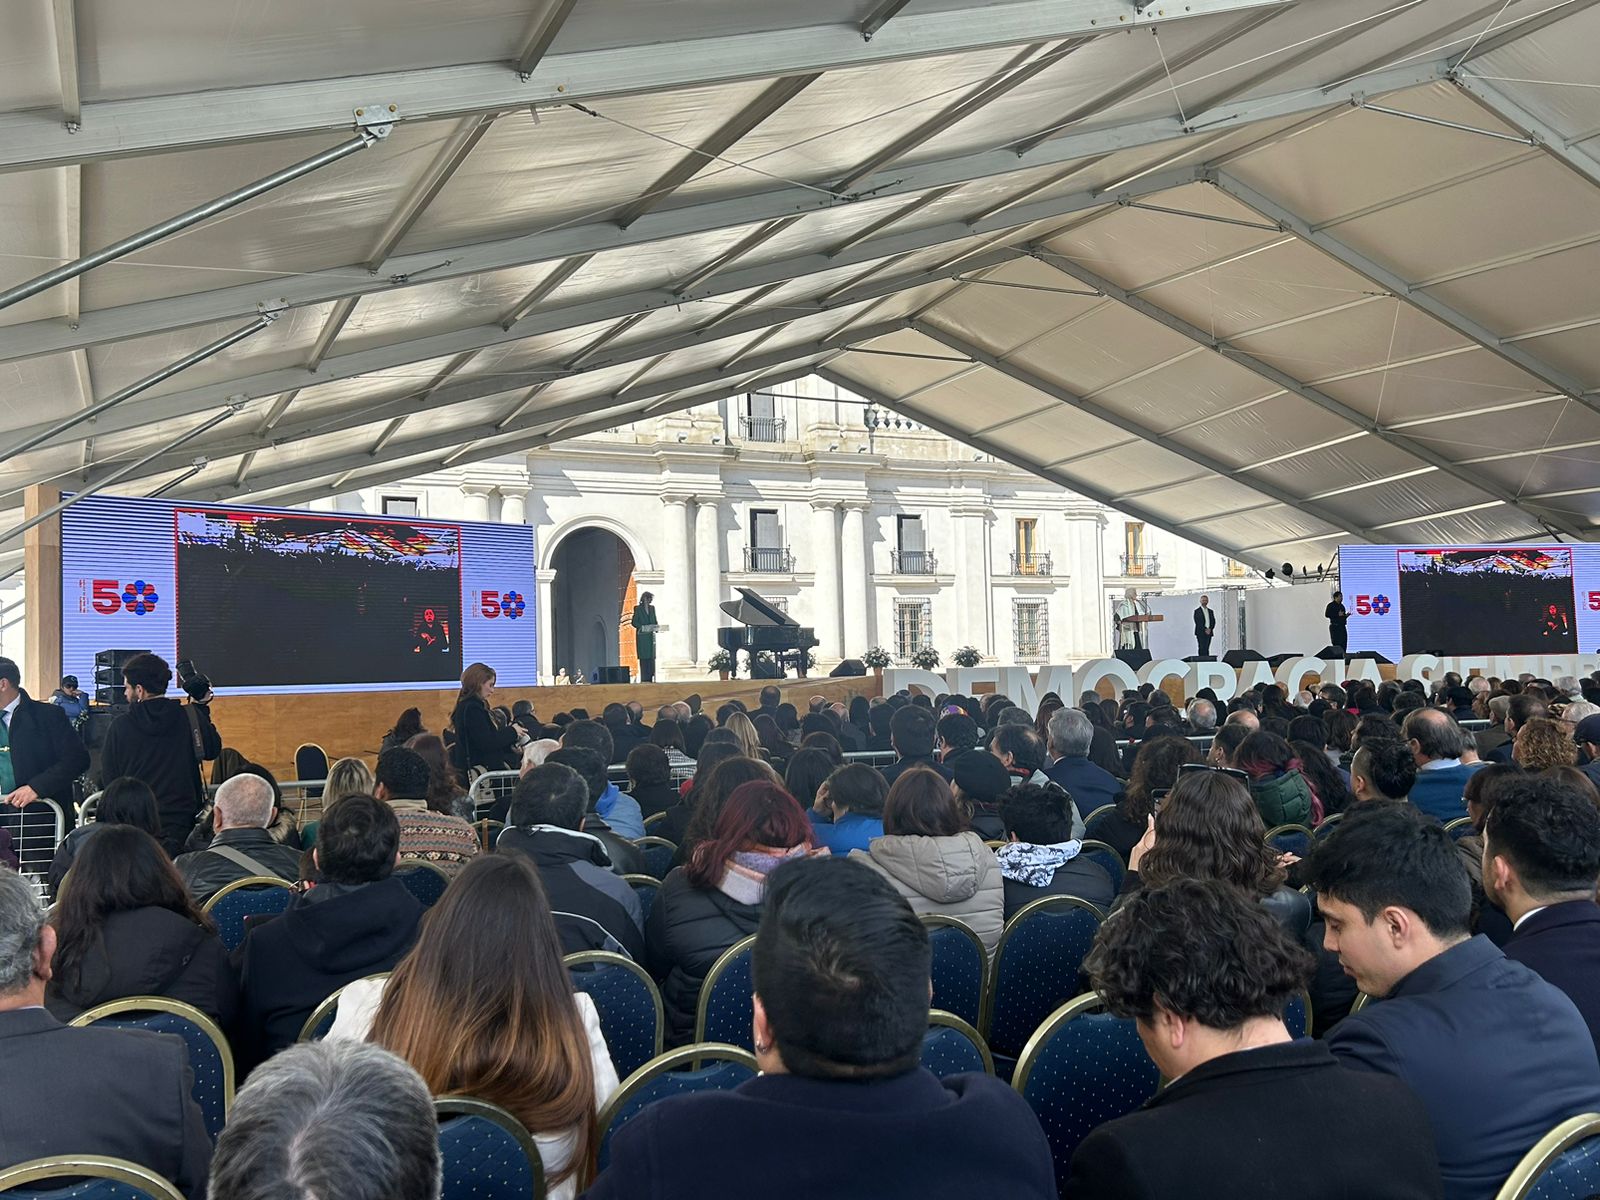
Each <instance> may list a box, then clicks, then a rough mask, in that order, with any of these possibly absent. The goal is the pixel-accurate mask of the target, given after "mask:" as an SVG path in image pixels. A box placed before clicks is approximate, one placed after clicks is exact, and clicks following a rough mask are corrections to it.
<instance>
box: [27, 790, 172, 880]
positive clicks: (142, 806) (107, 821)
mask: <svg viewBox="0 0 1600 1200" xmlns="http://www.w3.org/2000/svg"><path fill="white" fill-rule="evenodd" d="M113 825H131V826H133V827H134V828H135V829H142V830H144V831H145V832H146V833H148V834H149V835H150V836H151V837H153V838H156V839H158V840H159V839H160V837H161V813H160V811H159V810H158V809H157V808H156V794H155V793H154V792H152V791H151V790H150V785H149V784H147V783H145V782H144V781H142V780H139V779H132V778H129V777H127V776H124V777H123V778H121V779H113V780H112V781H111V782H110V783H108V784H106V786H105V790H104V791H102V792H101V793H100V799H99V801H98V802H97V803H96V804H95V810H94V820H93V821H91V822H90V823H89V824H87V825H79V826H78V827H77V828H76V829H72V830H68V832H67V836H66V837H64V838H62V839H61V844H60V845H59V846H57V847H56V853H55V857H54V858H52V859H51V860H50V873H49V876H48V879H47V882H48V883H49V885H50V899H51V900H55V899H56V898H57V897H58V896H59V895H60V891H61V881H62V880H63V879H65V878H66V877H67V872H68V871H70V870H72V864H73V862H74V861H75V860H76V859H77V855H78V851H79V850H81V849H82V848H83V843H84V842H86V841H87V840H88V839H89V838H90V837H91V836H93V834H94V833H95V832H96V831H98V830H101V829H109V828H111V827H112V826H113Z"/></svg>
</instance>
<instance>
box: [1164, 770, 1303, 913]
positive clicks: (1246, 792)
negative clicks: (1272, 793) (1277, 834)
mask: <svg viewBox="0 0 1600 1200" xmlns="http://www.w3.org/2000/svg"><path fill="white" fill-rule="evenodd" d="M1266 835H1267V827H1266V826H1265V825H1264V824H1263V823H1262V821H1261V813H1260V811H1259V810H1258V809H1257V808H1256V802H1255V799H1254V798H1253V797H1252V796H1251V795H1250V789H1249V788H1247V787H1246V786H1245V785H1244V784H1242V783H1240V782H1239V780H1237V779H1235V778H1233V777H1232V776H1230V775H1224V774H1222V772H1220V771H1185V772H1183V773H1182V774H1180V775H1179V776H1178V781H1177V783H1175V784H1173V785H1172V791H1171V792H1169V793H1168V795H1167V798H1166V800H1165V801H1164V802H1163V803H1162V805H1161V811H1160V812H1158V813H1157V814H1156V844H1155V845H1154V846H1152V847H1151V848H1150V850H1149V851H1148V852H1147V853H1146V854H1145V856H1144V859H1143V861H1142V862H1141V863H1140V865H1139V878H1140V880H1141V881H1143V882H1144V883H1145V884H1146V885H1147V886H1149V885H1155V886H1160V885H1161V884H1163V883H1170V882H1172V881H1173V880H1177V879H1216V880H1220V881H1221V882H1223V883H1231V884H1233V886H1234V887H1237V888H1242V889H1243V890H1244V891H1246V892H1248V893H1249V894H1250V895H1252V896H1254V897H1256V898H1257V899H1262V898H1265V897H1267V896H1270V895H1272V893H1274V892H1275V891H1277V890H1278V888H1279V887H1281V886H1282V885H1283V878H1284V872H1283V868H1282V867H1280V866H1279V865H1278V852H1277V850H1275V849H1274V848H1273V847H1271V846H1269V845H1267V843H1266Z"/></svg>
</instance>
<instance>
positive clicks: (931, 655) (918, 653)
mask: <svg viewBox="0 0 1600 1200" xmlns="http://www.w3.org/2000/svg"><path fill="white" fill-rule="evenodd" d="M911 665H912V666H913V667H916V668H917V669H918V670H920V671H932V670H933V669H934V668H936V667H937V666H938V665H939V652H938V651H937V650H935V649H934V648H933V647H932V646H922V647H920V648H918V649H916V650H913V651H912V652H911Z"/></svg>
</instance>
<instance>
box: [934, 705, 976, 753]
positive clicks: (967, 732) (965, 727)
mask: <svg viewBox="0 0 1600 1200" xmlns="http://www.w3.org/2000/svg"><path fill="white" fill-rule="evenodd" d="M978 739H979V733H978V723H977V722H976V721H974V720H973V719H972V718H971V717H969V716H967V714H966V713H964V712H952V713H945V715H944V716H942V717H940V718H939V721H938V723H937V724H936V725H935V726H934V731H933V751H934V754H935V756H936V757H937V758H938V759H939V761H940V762H945V763H947V762H949V761H950V759H952V758H954V757H955V756H956V755H958V754H965V753H966V752H967V751H968V750H974V749H976V748H977V745H978Z"/></svg>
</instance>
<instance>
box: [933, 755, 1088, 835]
mask: <svg viewBox="0 0 1600 1200" xmlns="http://www.w3.org/2000/svg"><path fill="white" fill-rule="evenodd" d="M944 765H945V766H946V767H948V768H949V770H950V774H951V776H952V777H953V781H952V783H951V787H952V789H953V791H954V793H955V798H956V800H957V802H958V803H959V804H960V805H961V806H962V808H964V809H965V810H966V814H967V828H968V829H970V830H972V832H974V833H976V834H977V835H978V836H979V837H981V838H982V839H983V840H984V841H986V842H1000V841H1004V840H1005V836H1006V823H1005V821H1004V820H1002V819H1001V817H1000V801H1001V800H1002V799H1003V798H1004V797H1005V794H1006V793H1007V792H1009V791H1010V790H1011V785H1012V783H1013V782H1014V781H1013V779H1012V777H1011V774H1010V772H1008V771H1007V770H1006V769H1005V767H1004V766H1003V765H1002V764H1001V762H1000V760H999V759H998V758H996V757H995V756H994V755H992V754H990V753H989V752H988V751H987V750H963V751H962V752H961V753H959V754H952V755H951V756H950V757H949V758H947V759H945V760H944ZM1079 834H1080V836H1081V834H1082V831H1081V830H1080V831H1079Z"/></svg>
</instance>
